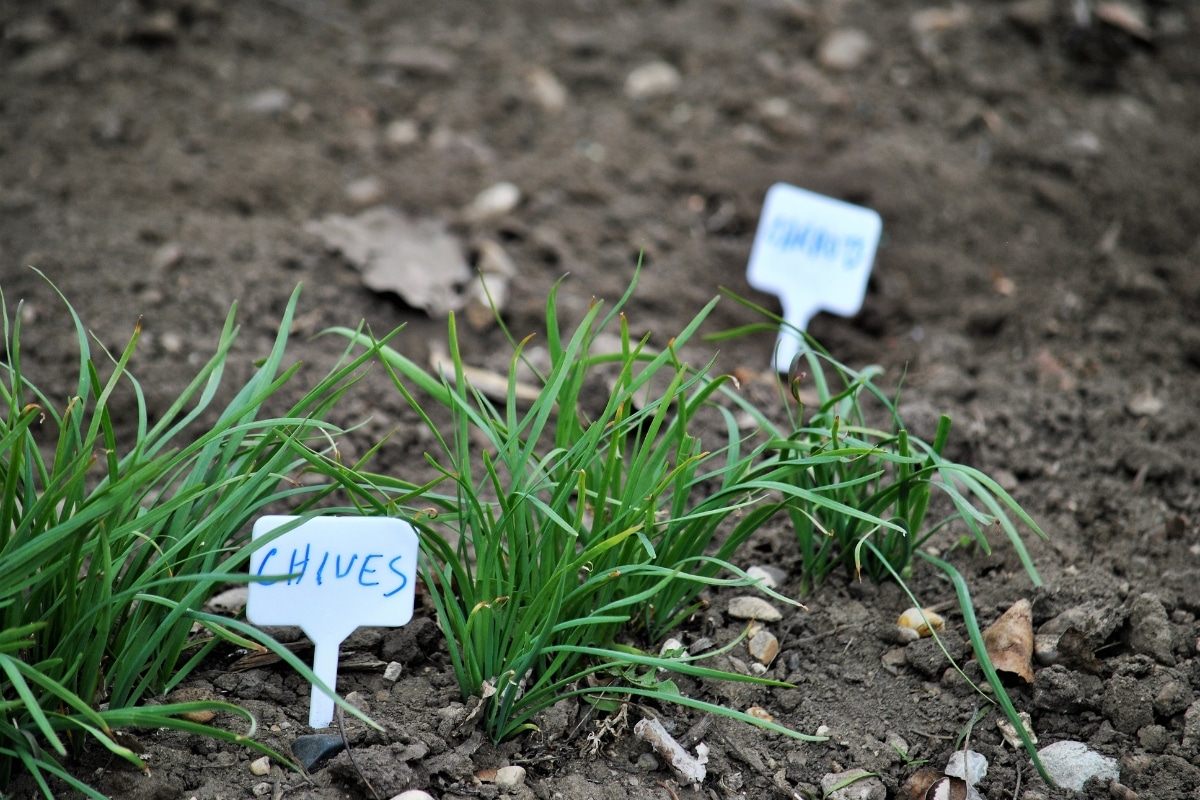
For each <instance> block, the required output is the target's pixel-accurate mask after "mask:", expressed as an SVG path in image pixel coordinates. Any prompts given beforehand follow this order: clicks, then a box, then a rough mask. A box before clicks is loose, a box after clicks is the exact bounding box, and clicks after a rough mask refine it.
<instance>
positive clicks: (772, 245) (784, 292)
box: [746, 183, 883, 372]
mask: <svg viewBox="0 0 1200 800" xmlns="http://www.w3.org/2000/svg"><path fill="white" fill-rule="evenodd" d="M882 230H883V221H882V220H881V219H880V217H879V214H877V213H876V212H875V211H872V210H871V209H869V208H863V207H862V206H856V205H852V204H850V203H845V202H842V201H841V200H834V199H833V198H831V197H825V196H824V195H819V194H816V193H814V192H809V191H806V190H804V189H798V188H796V187H795V186H791V185H789V184H786V183H777V184H775V185H774V186H772V187H771V188H770V189H769V190H768V191H767V197H766V200H765V201H764V202H763V210H762V217H760V218H759V221H758V232H757V233H755V235H754V247H753V248H752V249H751V251H750V266H749V267H748V269H747V271H746V279H747V280H748V281H749V283H750V285H751V286H753V287H754V288H755V289H758V290H759V291H763V292H770V293H771V294H775V295H778V296H779V301H780V304H781V305H782V306H783V318H784V320H785V321H786V322H787V323H788V325H790V326H792V327H786V326H785V327H784V328H783V329H781V330H780V332H779V340H778V342H777V344H776V346H775V369H776V370H778V371H779V372H787V371H788V369H789V368H790V367H791V365H792V359H794V358H795V357H796V353H798V352H799V351H800V341H801V340H800V336H799V335H798V334H797V333H796V330H801V331H803V330H805V329H806V328H807V327H808V322H809V320H811V319H812V318H813V316H814V315H815V314H816V313H817V312H818V311H831V312H833V313H835V314H840V315H842V316H844V317H848V316H851V315H853V314H856V313H858V310H859V309H860V308H862V301H863V295H864V294H866V291H867V278H869V277H870V276H871V264H872V263H873V262H874V261H875V248H876V247H877V246H878V245H879V234H880V232H881V231H882ZM792 328H795V329H796V330H793V329H792Z"/></svg>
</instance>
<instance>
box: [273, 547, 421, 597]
mask: <svg viewBox="0 0 1200 800" xmlns="http://www.w3.org/2000/svg"><path fill="white" fill-rule="evenodd" d="M279 554H280V553H279V548H277V547H272V548H271V549H270V550H268V551H267V554H266V555H265V556H263V560H262V561H261V562H259V564H258V569H257V570H256V571H255V575H256V576H259V577H261V576H262V574H263V573H264V572H267V562H268V561H270V560H271V559H272V558H274V557H275V556H277V555H279ZM344 556H345V557H346V559H345V562H344V567H343V557H344ZM358 558H359V553H348V554H343V553H331V552H330V551H328V550H326V551H325V552H324V553H322V554H321V559H320V563H319V564H318V565H317V568H316V573H315V575H314V578H313V579H314V580H315V581H316V584H317V586H323V585H324V584H325V583H327V582H337V581H341V580H345V579H346V578H350V579H351V580H353V581H354V582H356V583H357V584H358V585H359V586H365V587H371V586H381V585H382V584H383V582H382V581H381V580H375V579H374V578H371V579H368V578H369V577H370V576H374V575H378V574H380V571H379V570H378V569H375V568H373V567H371V566H370V565H371V562H372V561H373V560H375V559H380V560H382V559H384V558H386V556H385V555H384V554H383V553H367V554H365V555H363V556H362V563H361V564H359V567H358V574H357V575H355V574H354V564H355V562H356V561H358ZM403 558H404V556H396V557H395V558H393V559H391V560H390V561H388V562H387V568H388V572H391V573H393V574H394V575H395V576H396V577H397V578H399V579H400V584H399V585H398V586H396V588H394V589H392V590H391V591H390V592H384V594H383V596H384V597H391V596H392V595H394V594H396V593H397V592H400V591H401V590H403V589H404V587H406V586H408V576H407V575H405V574H404V572H402V571H401V570H400V568H399V566H397V565H398V564H399V563H400V560H401V559H403ZM284 560H286V561H287V563H288V568H287V570H286V571H285V572H282V573H280V574H285V575H291V576H292V577H290V578H288V579H287V585H288V586H292V585H296V586H299V585H300V583H301V582H302V581H303V580H304V577H305V576H306V575H307V574H308V565H309V564H310V563H311V562H312V545H311V544H306V545H304V549H303V550H301V549H299V548H292V552H291V555H290V556H289V557H288V558H287V559H282V558H281V559H280V565H282V563H283V561H284ZM331 560H332V562H333V563H332V564H330V561H331ZM328 566H332V567H333V571H332V573H330V572H327V571H326V567H328ZM394 580H395V578H392V579H391V580H389V583H392V582H393V581H394ZM278 582H279V581H259V583H261V584H263V585H265V586H271V585H273V584H275V583H278Z"/></svg>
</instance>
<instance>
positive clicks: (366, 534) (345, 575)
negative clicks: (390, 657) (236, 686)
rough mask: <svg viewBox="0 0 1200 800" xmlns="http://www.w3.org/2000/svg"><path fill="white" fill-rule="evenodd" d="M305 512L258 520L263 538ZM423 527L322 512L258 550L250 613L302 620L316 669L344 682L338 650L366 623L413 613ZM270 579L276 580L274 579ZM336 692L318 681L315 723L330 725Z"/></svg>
mask: <svg viewBox="0 0 1200 800" xmlns="http://www.w3.org/2000/svg"><path fill="white" fill-rule="evenodd" d="M299 520H300V518H299V517H289V516H267V517H261V518H259V519H258V520H256V521H255V523H254V530H253V532H252V534H251V537H252V539H253V540H254V541H257V540H259V539H261V538H263V537H264V536H267V535H268V534H270V533H272V532H273V531H275V530H276V529H277V528H280V527H282V526H284V525H288V524H296V523H297V522H298V521H299ZM418 546H419V545H418V540H417V532H416V531H415V530H413V527H412V525H410V524H409V523H407V522H405V521H403V520H399V519H393V518H390V517H314V518H312V519H308V520H306V521H303V522H299V524H296V527H294V528H292V529H291V530H288V531H285V532H284V533H282V534H279V535H278V536H277V537H276V538H274V539H272V540H270V541H269V542H265V543H264V544H263V545H262V546H260V547H259V548H258V549H257V550H255V551H254V553H253V554H252V555H251V556H250V574H251V576H252V577H253V578H254V579H253V580H251V582H250V587H249V589H250V591H249V598H248V600H247V602H246V617H247V618H248V619H249V620H250V621H251V622H253V623H254V624H255V625H297V626H299V627H300V628H301V630H303V631H304V633H305V634H306V635H307V636H308V638H309V639H311V640H312V642H313V645H315V648H316V652H315V653H314V655H313V672H314V673H316V676H317V677H318V678H320V679H321V680H322V681H323V682H324V683H325V685H326V686H328V687H329V688H330V689H336V688H337V667H338V649H339V648H340V647H341V644H342V641H343V640H345V638H346V637H347V636H349V635H350V634H351V633H353V632H354V629H355V628H357V627H359V626H360V625H378V626H389V627H399V626H401V625H406V624H408V622H409V620H411V619H412V615H413V603H414V601H415V598H416V589H417V551H418ZM267 578H269V579H267ZM333 708H334V702H333V698H332V697H330V696H329V695H327V694H325V692H323V691H321V690H320V689H319V688H317V687H316V686H313V691H312V701H311V705H310V706H309V712H308V724H309V726H310V727H312V728H327V727H329V724H330V723H331V722H332V721H333Z"/></svg>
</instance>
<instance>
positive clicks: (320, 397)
mask: <svg viewBox="0 0 1200 800" xmlns="http://www.w3.org/2000/svg"><path fill="white" fill-rule="evenodd" d="M298 291H299V290H297V294H294V295H293V296H292V298H291V301H290V302H289V304H288V306H287V310H286V312H285V314H284V317H283V320H282V323H281V325H280V328H279V331H280V332H279V335H278V338H277V339H276V341H275V343H274V346H273V348H272V349H271V351H270V353H269V354H268V355H267V357H266V359H265V360H264V361H263V363H262V364H261V366H260V367H259V369H258V370H257V372H256V373H255V374H254V375H253V376H252V377H251V378H250V380H249V381H248V382H247V383H246V384H245V385H244V386H243V387H242V388H241V390H240V391H239V392H237V393H236V395H235V396H234V398H233V399H232V400H231V401H230V402H229V404H228V405H227V406H226V407H225V408H224V410H223V411H220V412H219V413H216V411H215V409H214V410H213V412H211V413H210V411H209V408H210V405H211V404H212V403H213V400H214V397H215V396H216V394H217V392H218V386H219V384H220V382H221V377H222V373H223V371H224V369H225V367H226V364H227V362H228V360H229V357H230V348H231V347H232V345H233V343H234V339H235V337H236V335H237V328H236V327H235V325H234V312H233V311H231V312H230V314H229V317H228V319H227V320H226V323H225V325H224V328H223V330H222V331H221V335H220V339H219V342H218V344H217V348H216V353H215V354H214V355H213V356H212V358H211V359H210V360H209V361H208V362H207V363H206V364H205V365H204V366H203V367H202V368H201V369H200V370H199V372H198V374H197V375H196V377H195V378H194V380H192V382H191V383H190V384H189V385H188V386H187V388H186V389H185V390H184V391H183V393H182V394H181V395H180V396H179V397H178V398H177V399H176V400H175V401H174V402H173V403H172V404H171V406H170V407H169V408H168V409H167V410H166V411H165V412H164V413H163V414H162V415H161V417H160V418H159V419H157V420H154V421H153V422H152V421H151V419H150V413H149V411H148V409H147V405H146V401H145V397H144V396H143V392H142V388H141V385H140V384H139V383H138V381H137V380H136V379H135V378H134V376H133V375H132V374H130V372H129V369H128V367H129V362H130V359H131V358H132V356H133V354H134V350H135V347H136V344H137V340H138V337H139V335H140V324H139V326H138V327H137V328H135V330H134V333H133V336H132V338H131V339H130V342H129V344H128V346H127V347H126V348H125V350H124V351H123V352H122V353H120V354H119V355H118V356H116V357H112V356H110V355H109V354H108V353H107V352H104V353H103V356H102V358H101V359H100V360H99V361H97V359H96V358H94V357H93V355H92V352H91V346H90V344H89V339H88V335H87V333H86V331H85V329H84V326H83V324H82V322H81V321H80V319H79V317H78V316H77V315H76V313H75V311H74V310H73V309H70V306H69V305H68V306H67V307H68V309H69V310H70V318H71V320H72V322H73V326H74V330H75V333H76V338H77V340H78V348H79V377H78V383H77V385H76V387H75V389H74V392H73V394H72V396H71V397H69V398H66V399H65V401H64V400H61V399H58V398H51V397H49V396H47V395H46V394H45V393H43V392H42V391H40V390H39V389H38V388H37V387H36V386H35V385H34V384H33V383H32V382H31V381H30V380H29V379H28V378H27V377H26V375H25V373H24V371H23V368H22V363H21V327H20V318H21V316H20V313H19V310H18V311H17V313H15V314H14V315H13V317H12V319H11V321H10V318H9V314H8V308H7V306H5V305H4V300H3V297H2V296H0V311H2V313H3V317H4V335H5V347H6V349H5V357H4V359H3V363H0V409H2V413H3V420H2V421H0V486H2V492H3V494H2V496H0V712H2V713H0V794H3V793H4V790H5V787H6V786H7V785H8V783H9V781H10V779H11V777H12V776H13V774H14V771H15V770H19V769H23V770H25V771H27V772H28V773H29V774H30V775H31V776H32V778H33V780H34V782H35V783H36V784H37V786H38V787H39V789H40V790H41V792H42V793H43V794H44V795H46V796H48V797H49V796H52V789H53V784H54V783H55V779H58V780H60V781H62V782H63V783H65V784H66V785H68V786H69V787H71V788H73V789H75V790H78V791H79V792H82V793H84V794H86V795H88V796H91V797H101V795H100V794H99V793H97V792H96V791H95V790H94V789H91V788H90V787H88V786H87V785H86V784H85V783H84V782H82V781H80V780H79V779H78V778H76V777H74V776H73V775H72V774H71V772H70V770H69V769H68V768H67V766H66V765H65V764H64V763H63V761H64V759H65V758H67V757H76V756H80V755H81V754H83V753H84V751H85V750H95V749H98V748H103V749H106V750H108V751H110V752H111V753H112V754H114V755H116V756H118V757H121V758H124V759H126V760H128V761H130V762H132V763H134V764H137V765H139V766H141V767H143V768H144V766H145V765H144V764H143V763H142V761H141V759H140V758H139V757H138V755H137V753H135V752H134V751H133V750H132V749H131V748H130V747H128V746H127V745H126V744H125V743H124V741H125V740H124V739H122V737H120V736H118V735H117V734H116V733H115V730H116V729H119V728H122V727H129V726H137V727H151V728H159V727H165V728H175V729H178V730H184V731H190V732H193V733H197V734H202V735H207V736H212V737H216V738H220V739H225V740H228V741H234V742H241V743H244V744H246V745H248V746H250V747H253V748H255V749H258V750H260V751H261V752H264V753H268V754H270V755H272V756H274V757H275V758H277V759H279V760H281V761H283V762H285V763H286V759H283V758H282V757H281V756H279V755H278V754H276V753H273V752H271V751H270V750H269V749H267V748H266V747H264V746H263V745H261V744H259V743H256V742H254V741H253V739H252V736H253V734H254V730H255V723H254V719H253V718H252V717H251V716H250V715H249V714H248V713H247V712H245V711H244V710H242V709H240V708H238V707H236V706H233V705H230V704H227V703H221V702H211V703H182V704H158V705H143V704H142V701H143V700H144V699H146V698H148V697H151V696H154V695H158V694H161V693H164V692H168V691H170V690H171V688H172V687H174V686H176V685H178V683H179V682H180V681H182V680H183V679H184V678H186V677H187V675H188V674H189V673H190V672H191V670H192V669H194V668H195V667H196V666H197V665H198V664H199V663H200V661H201V660H202V659H203V658H204V657H205V656H206V655H207V654H208V653H210V652H211V651H212V648H213V647H214V646H215V645H216V643H217V642H218V641H220V640H222V639H229V640H232V641H237V642H239V643H241V644H242V645H243V646H249V645H250V644H251V642H250V641H249V640H248V639H247V638H246V637H252V638H256V639H258V640H259V641H263V642H266V643H268V644H269V646H272V647H273V648H274V649H276V650H277V652H280V654H281V655H283V656H284V657H285V658H286V659H287V660H288V661H289V663H291V664H292V665H293V666H294V667H295V668H297V669H299V670H300V671H301V672H302V673H304V674H305V675H306V677H309V678H310V679H312V677H313V676H312V674H311V671H309V670H308V669H307V668H306V667H304V665H303V664H302V663H301V662H299V661H298V660H297V659H296V658H295V657H294V656H292V655H291V654H290V653H288V652H287V651H286V650H282V649H281V648H279V647H278V645H274V644H273V643H270V642H269V640H266V639H265V637H263V636H262V635H261V634H257V633H256V632H255V631H254V629H253V628H251V627H250V626H248V625H246V624H245V623H242V622H238V621H236V620H226V619H224V618H220V617H215V616H212V615H208V614H205V613H203V612H202V611H201V610H200V608H201V606H202V605H203V603H204V602H205V601H206V600H207V599H208V598H209V597H210V596H211V595H212V594H213V593H214V587H216V586H219V585H220V584H222V583H225V582H227V581H231V580H239V578H238V576H237V571H238V570H239V569H240V570H242V571H244V566H243V565H244V563H245V560H246V557H247V555H248V553H249V548H250V546H249V544H248V543H247V542H248V536H246V531H245V528H246V524H247V523H248V522H249V521H251V520H252V519H253V518H254V517H255V516H256V515H257V514H258V513H260V512H261V510H262V509H263V508H264V507H265V506H267V505H268V504H270V503H274V502H276V501H287V502H288V504H290V505H292V506H293V507H295V508H297V509H298V510H299V511H300V513H305V512H304V509H305V508H307V507H309V506H311V505H312V504H314V503H316V502H317V501H318V500H320V499H321V498H323V497H325V496H326V495H327V494H328V493H329V492H330V491H332V489H333V487H334V486H335V485H336V484H338V483H341V482H345V477H344V476H345V474H346V469H344V468H342V467H340V466H339V465H337V463H336V459H334V458H332V457H330V455H329V454H327V453H323V452H321V451H324V450H327V449H329V448H330V447H332V446H333V443H334V439H333V437H334V436H335V435H336V434H337V433H338V429H337V428H335V427H334V426H333V425H331V424H330V423H328V422H324V421H322V419H323V417H324V416H325V415H326V414H327V413H328V412H329V411H330V409H331V408H332V407H333V405H334V404H335V403H336V402H337V400H338V398H339V397H341V396H342V394H343V393H344V392H345V391H346V389H347V388H348V387H349V386H350V385H352V383H353V382H354V380H355V379H356V375H357V374H358V372H359V367H361V366H362V365H363V364H364V363H366V362H367V361H368V360H369V358H370V356H371V353H370V352H367V353H364V354H362V355H361V356H359V357H358V358H354V359H351V358H346V359H343V360H342V361H341V362H340V363H339V365H338V366H336V367H335V368H334V369H333V370H332V371H331V372H330V373H328V374H327V375H326V376H325V377H324V378H323V379H322V380H321V381H319V382H318V383H317V385H316V386H315V387H314V388H313V389H312V390H311V391H309V392H307V393H306V394H305V395H304V397H303V398H301V399H300V400H299V401H298V402H296V403H295V405H294V406H292V408H291V409H290V411H289V412H288V413H286V414H284V415H283V416H279V417H266V416H265V415H264V413H263V406H264V404H266V403H267V402H268V401H271V400H272V399H273V398H275V397H276V396H277V395H278V394H280V392H281V390H282V389H283V387H284V386H285V384H288V383H289V380H290V379H291V378H292V376H293V375H294V373H295V371H296V369H297V367H298V366H299V365H296V366H293V367H290V368H286V369H285V368H283V358H284V350H285V345H286V342H287V331H288V329H289V327H290V323H291V319H292V316H293V312H294V310H295V307H296V302H297V299H298ZM64 302H65V300H64ZM347 355H348V354H347ZM102 372H107V373H108V377H107V378H105V379H102V378H101V374H102ZM119 391H124V392H126V393H132V395H133V397H134V398H135V400H136V404H135V408H134V411H133V412H132V415H129V412H128V411H127V410H125V411H118V407H114V404H113V398H114V396H115V395H116V394H117V393H118V392H119ZM119 408H121V409H127V408H128V405H127V404H124V403H123V404H122V405H120V406H119ZM122 414H124V415H126V417H125V418H124V419H121V416H122ZM206 414H208V415H209V417H211V416H213V415H214V414H215V422H213V423H212V424H211V426H209V427H207V428H206V429H205V427H204V426H203V425H202V426H201V430H202V432H201V433H200V434H199V435H196V434H195V431H196V430H197V428H196V426H197V424H198V423H199V422H200V421H201V420H202V418H204V415H206ZM119 424H131V425H132V426H133V427H134V434H133V435H132V436H128V435H122V436H119V435H118V425H119ZM305 468H307V469H317V470H319V471H321V472H323V473H325V474H326V476H327V477H328V480H327V481H317V482H307V481H306V482H305V483H304V484H300V483H297V482H295V481H293V480H291V479H289V476H291V475H294V474H295V473H296V472H297V471H298V470H300V469H305ZM197 624H198V625H199V629H200V630H201V631H202V633H201V634H200V635H195V634H193V627H194V626H195V625H197ZM202 709H211V710H219V711H226V712H230V713H233V714H237V715H240V716H242V717H243V718H244V720H245V723H246V724H247V726H248V731H247V732H246V733H244V734H243V733H236V732H233V731H227V730H223V729H221V728H219V727H214V726H207V725H199V724H196V723H194V722H190V721H188V720H187V719H186V718H184V717H183V716H182V715H186V714H188V713H189V712H193V711H197V710H202Z"/></svg>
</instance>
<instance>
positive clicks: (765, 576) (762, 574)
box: [746, 564, 787, 589]
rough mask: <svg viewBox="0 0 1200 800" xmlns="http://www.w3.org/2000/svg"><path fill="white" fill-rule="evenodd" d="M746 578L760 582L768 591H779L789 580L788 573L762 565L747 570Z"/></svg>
mask: <svg viewBox="0 0 1200 800" xmlns="http://www.w3.org/2000/svg"><path fill="white" fill-rule="evenodd" d="M746 576H747V577H749V578H750V579H751V580H754V581H758V582H759V583H760V584H761V585H762V586H764V587H766V588H767V589H778V588H779V584H781V583H783V582H784V581H785V580H787V573H786V572H784V571H783V570H781V569H779V568H778V567H768V566H765V565H762V564H755V565H754V566H752V567H750V569H748V570H746Z"/></svg>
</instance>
